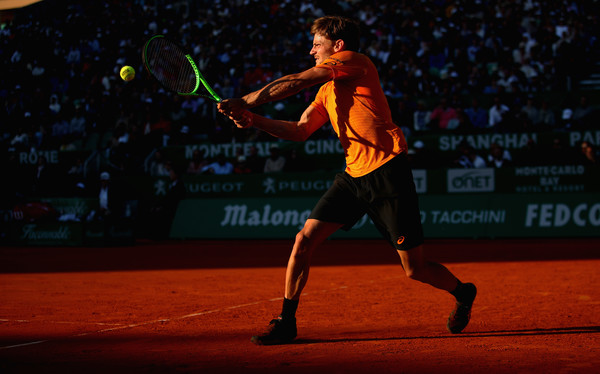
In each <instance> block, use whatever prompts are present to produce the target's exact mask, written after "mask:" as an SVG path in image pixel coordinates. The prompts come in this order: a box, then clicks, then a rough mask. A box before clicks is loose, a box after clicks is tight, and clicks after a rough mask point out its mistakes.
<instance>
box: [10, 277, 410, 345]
mask: <svg viewBox="0 0 600 374" xmlns="http://www.w3.org/2000/svg"><path fill="white" fill-rule="evenodd" d="M395 278H400V277H387V278H384V279H382V280H389V279H395ZM370 283H373V281H371V282H370ZM360 285H361V284H358V285H357V286H360ZM348 288H349V287H348V286H340V287H335V288H331V289H324V290H319V291H313V292H312V293H324V292H333V291H339V290H345V289H348ZM308 294H309V293H303V294H302V296H305V295H308ZM281 300H283V297H276V298H273V299H268V300H261V301H255V302H252V303H246V304H240V305H234V306H230V307H225V308H219V309H213V310H206V311H203V312H197V313H191V314H186V315H183V316H179V317H172V318H161V319H155V320H151V321H146V322H140V323H132V324H129V325H116V326H114V327H110V328H106V329H102V330H96V331H89V332H84V333H81V334H75V335H71V336H68V337H65V338H74V337H79V336H88V335H93V334H101V333H105V332H111V331H118V330H124V329H132V328H135V327H140V326H147V325H152V324H156V323H165V322H172V321H179V320H182V319H186V318H192V317H198V316H203V315H206V314H212V313H218V312H223V311H226V310H231V309H237V308H243V307H247V306H251V305H257V304H262V303H266V302H274V301H281ZM0 321H2V322H6V321H8V322H10V321H9V320H3V319H0ZM15 321H17V322H27V320H15ZM65 323H69V322H65ZM72 323H73V324H77V322H72ZM95 324H97V325H102V323H95ZM65 338H63V339H65ZM49 341H51V340H50V339H49V340H38V341H33V342H27V343H21V344H15V345H9V346H4V347H0V350H3V349H12V348H19V347H26V346H29V345H35V344H42V343H46V342H49Z"/></svg>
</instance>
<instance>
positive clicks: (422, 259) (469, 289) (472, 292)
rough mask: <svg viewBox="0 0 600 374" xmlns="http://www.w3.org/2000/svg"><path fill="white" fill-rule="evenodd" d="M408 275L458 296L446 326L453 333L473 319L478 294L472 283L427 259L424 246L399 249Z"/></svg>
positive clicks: (459, 330)
mask: <svg viewBox="0 0 600 374" xmlns="http://www.w3.org/2000/svg"><path fill="white" fill-rule="evenodd" d="M398 254H399V255H400V259H401V261H402V266H403V267H404V271H405V272H406V275H407V276H408V277H409V278H411V279H414V280H417V281H420V282H423V283H427V284H430V285H432V286H433V287H436V288H439V289H442V290H445V291H448V292H450V293H451V294H452V295H453V296H454V297H455V298H456V305H455V307H454V310H453V311H452V312H451V313H450V317H448V323H447V325H446V327H447V328H448V331H450V332H451V333H453V334H457V333H459V332H461V331H462V330H463V329H464V328H465V327H467V324H468V323H469V320H470V319H471V308H472V306H473V301H474V300H475V296H476V295H477V288H476V287H475V285H474V284H472V283H462V282H461V281H459V280H458V279H457V278H456V277H455V276H454V274H452V273H451V272H450V270H448V269H447V268H446V267H445V266H444V265H442V264H439V263H437V262H432V261H429V260H427V258H426V256H425V251H424V249H423V246H422V245H420V246H418V247H415V248H412V249H409V250H398Z"/></svg>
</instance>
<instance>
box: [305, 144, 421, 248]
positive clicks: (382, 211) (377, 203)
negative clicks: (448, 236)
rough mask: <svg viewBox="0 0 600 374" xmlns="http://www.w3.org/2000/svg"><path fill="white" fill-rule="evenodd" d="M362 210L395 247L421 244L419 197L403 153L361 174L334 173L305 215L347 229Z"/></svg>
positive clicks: (356, 219)
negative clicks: (329, 183)
mask: <svg viewBox="0 0 600 374" xmlns="http://www.w3.org/2000/svg"><path fill="white" fill-rule="evenodd" d="M365 214H368V215H369V217H370V218H371V220H372V221H373V223H374V224H375V226H376V227H377V229H378V230H379V232H381V234H382V235H383V236H384V238H385V239H387V240H388V241H389V242H390V243H391V244H392V245H393V246H394V247H395V248H396V249H399V250H408V249H411V248H414V247H417V246H419V245H421V244H423V227H422V225H421V214H420V211H419V200H418V197H417V192H416V190H415V184H414V181H413V177H412V171H411V168H410V166H409V163H408V158H407V157H406V154H400V155H398V156H396V157H395V158H393V159H392V160H390V161H388V162H387V163H385V164H384V165H382V166H380V167H379V168H378V169H377V170H374V171H372V172H371V173H369V174H367V175H365V176H362V177H358V178H353V177H351V176H350V175H349V174H348V173H346V172H343V173H339V174H337V175H336V177H335V180H334V182H333V185H332V186H331V187H330V188H329V190H327V192H325V194H324V195H323V196H322V197H321V199H320V200H319V201H318V202H317V205H316V206H315V207H314V209H313V211H312V212H311V214H310V217H309V218H313V219H317V220H320V221H324V222H336V223H340V224H342V225H343V227H342V228H343V229H344V230H349V229H350V228H352V226H354V224H355V223H356V222H357V221H358V220H359V219H360V218H362V216H364V215H365Z"/></svg>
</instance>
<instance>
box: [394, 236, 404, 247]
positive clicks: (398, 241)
mask: <svg viewBox="0 0 600 374" xmlns="http://www.w3.org/2000/svg"><path fill="white" fill-rule="evenodd" d="M402 243H404V236H401V237H399V238H398V240H396V244H398V245H400V244H402Z"/></svg>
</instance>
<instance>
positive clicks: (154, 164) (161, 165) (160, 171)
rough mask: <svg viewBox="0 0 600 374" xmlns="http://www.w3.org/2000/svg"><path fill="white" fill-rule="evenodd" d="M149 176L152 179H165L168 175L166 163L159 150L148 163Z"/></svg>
mask: <svg viewBox="0 0 600 374" xmlns="http://www.w3.org/2000/svg"><path fill="white" fill-rule="evenodd" d="M150 175H151V176H153V177H166V176H168V175H169V170H168V168H167V164H166V161H165V159H164V157H163V153H162V151H161V150H160V149H157V150H156V151H155V152H154V156H153V157H152V161H150Z"/></svg>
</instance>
